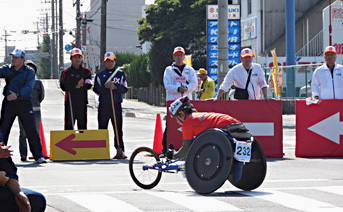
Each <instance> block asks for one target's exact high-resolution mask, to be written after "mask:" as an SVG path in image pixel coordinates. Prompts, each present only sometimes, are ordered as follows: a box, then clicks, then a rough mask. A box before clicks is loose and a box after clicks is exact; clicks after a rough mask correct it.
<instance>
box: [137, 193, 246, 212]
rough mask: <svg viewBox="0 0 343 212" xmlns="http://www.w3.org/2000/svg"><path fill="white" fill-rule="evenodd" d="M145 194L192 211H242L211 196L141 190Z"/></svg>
mask: <svg viewBox="0 0 343 212" xmlns="http://www.w3.org/2000/svg"><path fill="white" fill-rule="evenodd" d="M143 192H144V193H146V194H149V195H152V196H156V197H159V198H163V199H166V200H168V201H170V202H174V203H176V204H178V205H181V206H183V207H186V208H188V209H190V210H192V211H197V212H205V211H243V210H241V209H239V208H237V207H235V206H233V205H231V204H229V203H225V202H222V201H219V200H217V199H215V198H213V197H205V196H201V195H199V194H194V193H176V192H153V191H143Z"/></svg>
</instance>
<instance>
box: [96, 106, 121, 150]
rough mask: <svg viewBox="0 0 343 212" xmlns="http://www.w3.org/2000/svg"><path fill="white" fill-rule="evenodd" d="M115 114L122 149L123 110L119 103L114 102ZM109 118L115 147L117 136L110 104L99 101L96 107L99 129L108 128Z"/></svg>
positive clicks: (116, 145) (116, 146)
mask: <svg viewBox="0 0 343 212" xmlns="http://www.w3.org/2000/svg"><path fill="white" fill-rule="evenodd" d="M114 109H115V114H116V122H117V130H118V139H119V145H120V148H121V149H122V150H123V151H124V142H123V111H122V107H121V103H115V104H114ZM110 119H111V122H112V126H113V131H114V146H115V148H116V149H117V148H118V144H117V138H116V129H115V127H116V126H115V123H114V117H113V110H112V104H108V103H101V102H100V104H99V108H98V124H99V129H108V121H109V120H110Z"/></svg>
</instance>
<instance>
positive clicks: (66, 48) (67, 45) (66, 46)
mask: <svg viewBox="0 0 343 212" xmlns="http://www.w3.org/2000/svg"><path fill="white" fill-rule="evenodd" d="M64 49H65V50H66V51H67V52H69V51H70V50H71V45H70V44H66V45H65V46H64Z"/></svg>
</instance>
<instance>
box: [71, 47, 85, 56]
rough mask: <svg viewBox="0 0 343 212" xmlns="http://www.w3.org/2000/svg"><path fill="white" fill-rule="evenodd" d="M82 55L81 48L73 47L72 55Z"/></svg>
mask: <svg viewBox="0 0 343 212" xmlns="http://www.w3.org/2000/svg"><path fill="white" fill-rule="evenodd" d="M75 55H80V56H82V51H81V49H79V48H73V49H72V50H71V52H70V56H75Z"/></svg>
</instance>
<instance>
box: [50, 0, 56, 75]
mask: <svg viewBox="0 0 343 212" xmlns="http://www.w3.org/2000/svg"><path fill="white" fill-rule="evenodd" d="M54 1H55V0H51V22H52V23H51V38H52V41H51V61H52V64H51V77H54V73H55V72H56V71H57V70H56V69H57V48H56V43H55V38H56V29H55V2H54Z"/></svg>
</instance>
